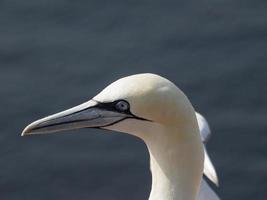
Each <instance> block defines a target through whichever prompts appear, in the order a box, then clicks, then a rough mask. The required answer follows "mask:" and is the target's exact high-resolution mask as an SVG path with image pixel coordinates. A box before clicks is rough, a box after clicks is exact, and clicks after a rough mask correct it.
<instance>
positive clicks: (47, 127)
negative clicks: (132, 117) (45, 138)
mask: <svg viewBox="0 0 267 200" xmlns="http://www.w3.org/2000/svg"><path fill="white" fill-rule="evenodd" d="M128 117H129V115H128V114H125V113H119V112H115V111H110V110H105V109H103V108H101V107H98V103H97V102H96V101H94V100H90V101H88V102H86V103H83V104H81V105H79V106H76V107H73V108H71V109H68V110H66V111H63V112H60V113H57V114H54V115H51V116H48V117H45V118H43V119H40V120H37V121H35V122H33V123H31V124H30V125H28V126H27V127H26V128H25V129H24V130H23V132H22V136H24V135H31V134H42V133H52V132H59V131H65V130H73V129H80V128H103V127H106V126H109V125H112V124H115V123H117V122H119V121H122V120H124V119H125V118H128Z"/></svg>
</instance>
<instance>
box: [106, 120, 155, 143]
mask: <svg viewBox="0 0 267 200" xmlns="http://www.w3.org/2000/svg"><path fill="white" fill-rule="evenodd" d="M157 128H158V125H157V124H156V123H153V122H150V121H144V120H138V119H135V118H127V119H124V120H122V121H120V122H118V123H116V124H112V125H110V126H106V127H103V129H107V130H112V131H116V132H121V133H127V134H130V135H133V136H136V137H138V138H141V139H142V140H146V139H147V137H148V136H149V134H150V133H151V132H153V130H154V129H157Z"/></svg>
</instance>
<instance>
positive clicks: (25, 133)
mask: <svg viewBox="0 0 267 200" xmlns="http://www.w3.org/2000/svg"><path fill="white" fill-rule="evenodd" d="M29 134H30V130H29V129H28V127H26V128H25V129H24V130H23V131H22V133H21V136H26V135H29Z"/></svg>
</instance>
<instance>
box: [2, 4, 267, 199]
mask: <svg viewBox="0 0 267 200" xmlns="http://www.w3.org/2000/svg"><path fill="white" fill-rule="evenodd" d="M266 53H267V2H266V1H264V0H256V1H249V0H242V1H241V0H236V1H228V0H216V1H211V0H201V1H192V0H191V1H188V0H177V1H155V0H154V1H140V0H136V1H125V0H124V1H82V0H77V1H67V0H59V1H52V0H46V1H44V0H27V1H19V0H10V1H7V0H2V1H0V83H1V85H0V92H1V98H0V103H1V115H0V144H1V145H0V155H1V159H0V199H1V200H2V199H3V200H17V199H23V200H24V199H25V200H31V199H32V200H33V199H34V200H36V199H37V200H47V199H49V200H56V199H64V200H73V199H75V200H84V199H94V200H103V199H114V200H115V199H116V200H117V199H127V200H134V199H147V197H148V195H149V190H150V173H149V167H148V165H149V162H148V159H149V158H148V153H147V151H146V147H145V145H144V144H143V143H142V141H140V140H139V139H136V138H134V137H131V136H128V135H126V134H121V133H113V132H110V131H103V130H80V131H71V132H67V133H64V134H55V135H42V136H34V137H26V138H22V137H20V133H21V131H22V129H23V128H24V126H26V125H27V124H28V123H29V122H31V121H33V120H35V119H38V118H40V117H43V116H46V115H49V114H52V113H55V112H58V111H61V110H63V109H66V108H69V107H71V106H74V105H76V104H79V103H82V102H84V101H86V100H88V99H89V98H91V97H93V96H94V95H95V94H96V93H98V92H99V91H100V90H101V89H102V88H104V87H105V86H106V85H107V84H109V83H111V82H113V81H114V80H116V79H118V78H120V77H123V76H126V75H130V74H135V73H141V72H153V73H157V74H160V75H162V76H165V77H166V78H168V79H170V80H172V81H173V82H174V83H176V84H177V85H178V86H179V87H180V88H181V89H182V90H183V91H184V92H185V93H186V94H187V95H188V97H189V98H190V100H191V101H192V103H193V105H194V106H195V108H196V109H197V110H198V111H199V112H201V113H203V114H204V115H205V116H206V117H207V118H208V120H209V122H210V125H211V128H212V130H213V133H214V134H213V137H212V139H211V141H210V143H209V145H208V149H209V151H210V154H211V157H212V159H213V160H214V163H215V166H216V168H217V170H218V173H219V177H220V188H219V189H217V191H218V193H219V195H220V196H221V197H222V199H243V200H245V199H254V200H255V199H265V197H266V195H267V190H266V186H267V181H266V180H267V160H266V153H267V147H266V144H267V135H266V128H267V123H266V119H267V114H266V110H267V109H266V108H267V107H266V102H267V90H266V83H267V80H266V77H267V58H266Z"/></svg>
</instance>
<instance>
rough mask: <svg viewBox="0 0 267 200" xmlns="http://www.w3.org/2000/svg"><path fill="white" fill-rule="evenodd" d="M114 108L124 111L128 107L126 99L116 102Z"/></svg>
mask: <svg viewBox="0 0 267 200" xmlns="http://www.w3.org/2000/svg"><path fill="white" fill-rule="evenodd" d="M115 108H116V110H118V111H120V112H125V111H128V110H129V109H130V105H129V103H128V102H127V101H124V100H121V101H118V102H117V103H116V105H115Z"/></svg>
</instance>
